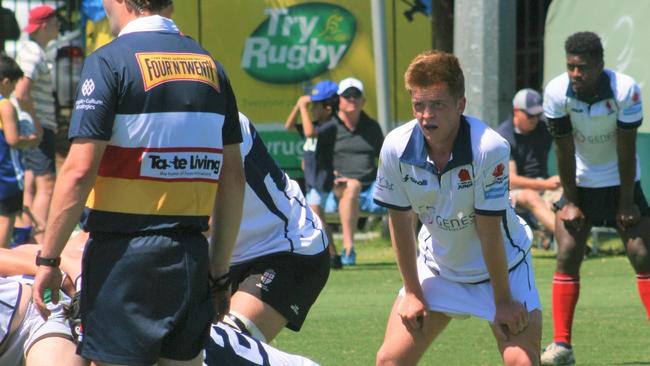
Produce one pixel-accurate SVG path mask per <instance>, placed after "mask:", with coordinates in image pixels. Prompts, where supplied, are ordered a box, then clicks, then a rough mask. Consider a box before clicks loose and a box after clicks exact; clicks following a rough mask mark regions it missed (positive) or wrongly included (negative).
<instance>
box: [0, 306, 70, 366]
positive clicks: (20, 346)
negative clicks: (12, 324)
mask: <svg viewBox="0 0 650 366" xmlns="http://www.w3.org/2000/svg"><path fill="white" fill-rule="evenodd" d="M48 309H50V311H51V312H52V314H51V315H50V317H49V318H48V319H47V320H43V318H42V317H41V314H40V313H39V312H38V310H37V309H36V306H34V304H33V303H31V302H30V303H29V305H28V306H27V311H26V312H25V319H23V321H22V323H21V324H20V326H19V327H18V329H16V331H15V332H14V333H13V334H12V335H11V337H10V338H9V339H7V344H6V345H5V347H4V348H5V349H4V352H2V354H1V355H0V365H22V364H23V362H24V360H25V358H26V356H27V353H28V352H29V350H30V348H31V347H32V346H33V345H34V343H36V342H37V341H39V340H41V339H43V338H48V337H63V338H67V339H70V341H72V332H71V331H70V327H69V326H68V323H67V321H66V320H65V317H64V315H63V302H62V301H59V303H58V304H57V305H54V304H51V303H50V304H48Z"/></svg>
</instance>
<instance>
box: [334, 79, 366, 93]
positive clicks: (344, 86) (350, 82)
mask: <svg viewBox="0 0 650 366" xmlns="http://www.w3.org/2000/svg"><path fill="white" fill-rule="evenodd" d="M350 88H356V89H359V91H360V92H361V94H363V83H362V82H361V80H359V79H355V78H347V79H343V80H341V81H340V82H339V90H338V92H337V93H338V94H339V95H341V94H343V93H344V92H345V91H346V90H348V89H350Z"/></svg>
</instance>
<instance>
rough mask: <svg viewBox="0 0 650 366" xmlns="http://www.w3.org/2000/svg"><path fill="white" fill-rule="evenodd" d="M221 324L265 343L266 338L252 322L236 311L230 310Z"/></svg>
mask: <svg viewBox="0 0 650 366" xmlns="http://www.w3.org/2000/svg"><path fill="white" fill-rule="evenodd" d="M223 322H224V323H226V324H228V325H229V326H230V327H232V328H234V329H236V330H238V331H240V332H242V333H244V334H246V335H248V336H250V337H253V338H255V339H257V340H258V341H262V342H266V337H265V336H264V334H263V333H262V331H261V330H260V328H258V327H257V325H255V323H253V321H252V320H250V319H248V318H247V317H245V316H243V315H242V314H240V313H238V312H236V311H232V310H231V311H230V313H228V315H227V316H225V317H224V318H223Z"/></svg>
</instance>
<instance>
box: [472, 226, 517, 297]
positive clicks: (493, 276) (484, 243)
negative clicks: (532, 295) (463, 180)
mask: <svg viewBox="0 0 650 366" xmlns="http://www.w3.org/2000/svg"><path fill="white" fill-rule="evenodd" d="M500 227H501V216H485V215H476V232H477V233H478V237H479V240H480V242H481V250H482V252H483V260H484V261H485V266H486V267H487V270H488V273H489V275H490V282H491V284H492V291H493V293H494V302H495V304H496V303H498V302H500V301H505V300H510V299H512V294H511V292H510V282H509V280H508V262H507V260H506V253H505V250H504V248H503V238H502V237H501V229H500Z"/></svg>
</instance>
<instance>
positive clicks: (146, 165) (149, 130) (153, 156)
mask: <svg viewBox="0 0 650 366" xmlns="http://www.w3.org/2000/svg"><path fill="white" fill-rule="evenodd" d="M69 138H70V139H78V138H88V139H98V140H105V141H108V146H107V148H106V151H105V153H104V156H103V158H102V160H101V163H100V167H99V172H98V177H97V180H96V183H95V185H94V187H93V189H92V191H91V193H90V195H89V197H88V200H87V202H86V209H85V210H84V217H83V220H82V226H83V228H84V229H85V230H88V231H91V232H92V231H102V232H135V231H146V230H156V229H165V228H176V227H183V228H188V229H191V230H202V231H203V230H206V229H207V223H208V216H209V215H210V213H211V210H212V207H213V205H214V197H215V194H216V191H217V187H218V182H219V177H220V174H221V164H222V161H223V147H224V145H228V144H234V143H239V142H241V132H240V129H239V122H238V114H237V106H236V102H235V98H234V95H233V92H232V89H231V86H230V82H229V81H228V79H227V77H226V75H225V73H224V71H223V69H222V67H221V65H220V64H218V63H217V62H216V61H214V59H213V58H212V56H210V54H209V53H208V52H207V51H205V50H204V49H203V48H201V46H199V45H198V43H196V42H195V41H194V40H192V39H190V38H189V37H185V36H183V35H181V34H180V33H179V31H178V28H176V26H175V24H174V23H173V22H172V21H171V20H170V19H167V18H163V17H160V16H151V17H144V18H138V19H137V20H134V21H132V22H130V23H129V24H128V25H127V26H126V27H125V28H124V29H123V30H122V32H121V33H120V35H119V37H118V38H116V39H115V40H114V41H113V42H111V43H109V44H107V45H106V46H104V47H102V48H100V49H99V50H97V51H95V52H94V53H92V54H91V55H90V56H89V57H88V58H87V59H86V62H85V64H84V68H83V71H82V75H81V78H80V84H79V87H78V90H77V98H76V101H75V105H74V111H73V115H72V120H71V122H70V132H69Z"/></svg>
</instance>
